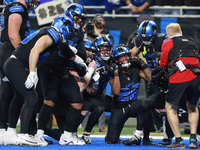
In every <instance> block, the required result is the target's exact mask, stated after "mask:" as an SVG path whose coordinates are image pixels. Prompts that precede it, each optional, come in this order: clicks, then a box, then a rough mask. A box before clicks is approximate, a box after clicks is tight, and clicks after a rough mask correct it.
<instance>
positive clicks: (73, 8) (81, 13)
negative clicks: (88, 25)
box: [64, 3, 86, 30]
mask: <svg viewBox="0 0 200 150" xmlns="http://www.w3.org/2000/svg"><path fill="white" fill-rule="evenodd" d="M64 13H65V15H66V16H67V17H69V18H70V19H71V20H74V28H75V29H77V30H79V29H81V28H82V27H83V26H84V24H85V22H86V14H85V9H84V7H83V6H82V5H80V4H78V3H71V4H69V5H68V6H67V7H66V8H65V11H64ZM75 16H76V17H75ZM79 19H81V22H80V23H79Z"/></svg>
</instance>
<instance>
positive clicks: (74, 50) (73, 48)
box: [69, 45, 78, 55]
mask: <svg viewBox="0 0 200 150" xmlns="http://www.w3.org/2000/svg"><path fill="white" fill-rule="evenodd" d="M69 48H70V49H71V50H72V52H73V53H74V54H75V55H76V53H77V51H78V50H77V49H76V48H75V47H73V46H71V45H69Z"/></svg>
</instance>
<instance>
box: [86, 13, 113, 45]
mask: <svg viewBox="0 0 200 150" xmlns="http://www.w3.org/2000/svg"><path fill="white" fill-rule="evenodd" d="M105 24H106V22H105V20H104V18H103V16H102V15H101V14H96V15H95V16H94V18H93V20H88V23H87V24H86V26H85V27H84V30H85V38H87V39H89V40H90V41H92V42H93V41H94V39H95V38H96V37H98V36H100V35H104V36H106V37H108V38H109V39H110V40H111V42H112V43H114V39H113V36H112V35H110V34H109V31H108V29H105Z"/></svg>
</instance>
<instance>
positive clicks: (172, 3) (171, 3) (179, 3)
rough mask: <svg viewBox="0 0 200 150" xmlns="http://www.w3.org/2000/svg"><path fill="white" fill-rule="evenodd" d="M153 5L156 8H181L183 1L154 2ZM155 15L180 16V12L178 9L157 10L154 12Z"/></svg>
mask: <svg viewBox="0 0 200 150" xmlns="http://www.w3.org/2000/svg"><path fill="white" fill-rule="evenodd" d="M155 5H157V6H182V5H183V0H176V1H174V0H155ZM155 13H158V14H174V15H177V14H180V10H179V9H168V8H166V9H159V10H156V12H155Z"/></svg>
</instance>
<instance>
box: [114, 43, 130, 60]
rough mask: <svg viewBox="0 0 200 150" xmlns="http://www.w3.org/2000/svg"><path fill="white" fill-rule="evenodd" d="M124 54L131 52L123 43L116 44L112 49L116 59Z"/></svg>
mask: <svg viewBox="0 0 200 150" xmlns="http://www.w3.org/2000/svg"><path fill="white" fill-rule="evenodd" d="M125 54H128V55H129V56H131V52H130V51H129V50H128V48H127V47H125V45H123V44H120V45H117V46H116V49H114V58H115V59H116V60H117V59H118V58H119V57H120V56H123V55H125Z"/></svg>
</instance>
